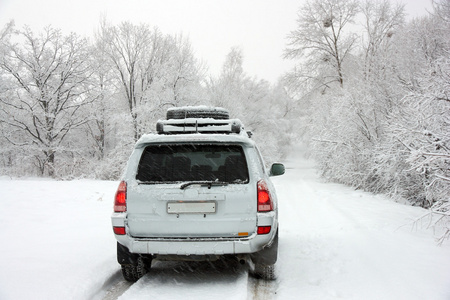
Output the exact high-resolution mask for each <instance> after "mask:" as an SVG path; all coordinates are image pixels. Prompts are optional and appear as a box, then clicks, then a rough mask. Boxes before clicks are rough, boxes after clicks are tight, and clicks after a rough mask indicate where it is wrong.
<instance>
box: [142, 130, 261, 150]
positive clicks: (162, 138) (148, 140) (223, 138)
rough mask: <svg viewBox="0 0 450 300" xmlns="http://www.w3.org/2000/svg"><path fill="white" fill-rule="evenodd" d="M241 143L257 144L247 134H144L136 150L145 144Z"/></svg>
mask: <svg viewBox="0 0 450 300" xmlns="http://www.w3.org/2000/svg"><path fill="white" fill-rule="evenodd" d="M190 142H192V143H208V142H212V143H240V144H245V145H247V146H254V144H255V142H254V141H253V140H251V139H250V138H248V136H247V134H246V133H244V132H242V133H241V134H215V133H214V134H204V133H191V134H173V135H165V134H153V133H150V134H144V135H143V136H142V137H141V138H140V139H139V140H138V141H137V143H136V146H135V148H140V147H142V146H144V145H145V144H157V143H190Z"/></svg>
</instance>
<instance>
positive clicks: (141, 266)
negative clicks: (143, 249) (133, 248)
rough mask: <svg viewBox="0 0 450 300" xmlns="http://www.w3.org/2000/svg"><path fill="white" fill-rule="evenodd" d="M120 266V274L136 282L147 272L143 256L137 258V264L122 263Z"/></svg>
mask: <svg viewBox="0 0 450 300" xmlns="http://www.w3.org/2000/svg"><path fill="white" fill-rule="evenodd" d="M121 267H122V275H123V278H125V280H126V281H130V282H136V281H138V280H139V279H140V278H141V277H142V276H144V275H145V274H146V273H147V272H148V263H146V262H145V259H144V258H143V257H139V258H138V259H137V265H132V264H124V265H121Z"/></svg>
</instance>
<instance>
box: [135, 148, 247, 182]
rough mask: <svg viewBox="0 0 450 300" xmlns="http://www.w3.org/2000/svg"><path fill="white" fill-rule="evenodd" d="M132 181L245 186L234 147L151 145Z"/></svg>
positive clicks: (244, 174)
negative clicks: (236, 184) (218, 183)
mask: <svg viewBox="0 0 450 300" xmlns="http://www.w3.org/2000/svg"><path fill="white" fill-rule="evenodd" d="M136 179H137V180H139V181H141V182H155V183H159V182H164V183H169V182H181V181H218V182H228V183H248V182H249V176H248V168H247V162H246V160H245V155H244V151H243V149H242V147H241V146H238V145H193V144H184V145H151V146H147V147H146V148H145V149H144V152H143V154H142V157H141V160H140V162H139V167H138V173H137V175H136Z"/></svg>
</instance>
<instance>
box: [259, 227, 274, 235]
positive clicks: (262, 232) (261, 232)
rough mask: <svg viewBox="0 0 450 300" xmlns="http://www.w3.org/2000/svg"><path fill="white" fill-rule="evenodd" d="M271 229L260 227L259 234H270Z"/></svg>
mask: <svg viewBox="0 0 450 300" xmlns="http://www.w3.org/2000/svg"><path fill="white" fill-rule="evenodd" d="M271 229H272V227H271V226H258V234H268V233H270V230H271Z"/></svg>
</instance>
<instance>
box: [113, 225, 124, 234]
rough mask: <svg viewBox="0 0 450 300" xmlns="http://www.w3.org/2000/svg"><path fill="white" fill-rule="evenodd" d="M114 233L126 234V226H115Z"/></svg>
mask: <svg viewBox="0 0 450 300" xmlns="http://www.w3.org/2000/svg"><path fill="white" fill-rule="evenodd" d="M113 230H114V233H115V234H117V235H125V234H126V231H125V227H116V226H114V227H113Z"/></svg>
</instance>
